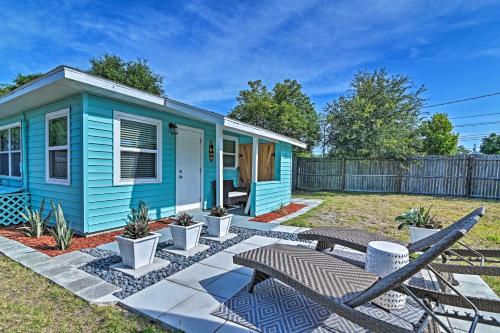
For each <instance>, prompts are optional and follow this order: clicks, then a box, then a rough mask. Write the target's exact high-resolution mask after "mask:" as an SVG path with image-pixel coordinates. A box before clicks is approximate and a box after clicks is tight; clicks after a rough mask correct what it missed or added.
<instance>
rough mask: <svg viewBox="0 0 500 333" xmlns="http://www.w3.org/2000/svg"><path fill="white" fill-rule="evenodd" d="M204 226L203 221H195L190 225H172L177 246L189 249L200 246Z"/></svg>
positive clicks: (171, 228)
mask: <svg viewBox="0 0 500 333" xmlns="http://www.w3.org/2000/svg"><path fill="white" fill-rule="evenodd" d="M202 226H203V223H202V222H195V223H194V224H192V225H190V226H188V227H183V226H180V225H176V224H172V225H170V231H171V232H172V238H173V239H174V245H175V247H176V248H178V249H181V250H184V251H187V250H189V249H192V248H193V247H196V246H198V243H199V241H200V235H201V227H202Z"/></svg>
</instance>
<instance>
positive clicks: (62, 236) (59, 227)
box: [49, 202, 74, 250]
mask: <svg viewBox="0 0 500 333" xmlns="http://www.w3.org/2000/svg"><path fill="white" fill-rule="evenodd" d="M50 205H51V206H52V211H53V212H54V217H55V220H56V224H55V225H54V227H52V228H50V229H49V232H50V233H51V235H52V237H53V238H54V240H55V241H56V246H57V248H58V249H59V250H66V249H67V248H68V247H69V246H70V245H71V242H72V240H73V235H74V232H73V230H71V226H69V225H68V222H67V221H66V218H65V217H64V213H63V210H62V207H61V204H60V203H58V204H57V206H55V205H54V203H53V202H51V203H50Z"/></svg>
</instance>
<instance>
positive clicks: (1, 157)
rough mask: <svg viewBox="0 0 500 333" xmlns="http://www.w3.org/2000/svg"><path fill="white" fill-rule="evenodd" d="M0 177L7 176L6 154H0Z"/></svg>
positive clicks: (7, 155) (7, 158)
mask: <svg viewBox="0 0 500 333" xmlns="http://www.w3.org/2000/svg"><path fill="white" fill-rule="evenodd" d="M0 175H2V176H8V175H9V154H8V153H4V154H0Z"/></svg>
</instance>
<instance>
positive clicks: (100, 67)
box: [88, 53, 164, 95]
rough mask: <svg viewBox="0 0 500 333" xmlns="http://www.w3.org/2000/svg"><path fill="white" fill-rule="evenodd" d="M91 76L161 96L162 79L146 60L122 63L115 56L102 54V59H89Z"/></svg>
mask: <svg viewBox="0 0 500 333" xmlns="http://www.w3.org/2000/svg"><path fill="white" fill-rule="evenodd" d="M90 65H91V67H90V69H89V70H88V72H89V73H90V74H92V75H97V76H101V77H103V78H106V79H109V80H112V81H116V82H120V83H123V84H125V85H127V86H130V87H133V88H137V89H139V90H142V91H146V92H149V93H151V94H154V95H162V94H163V93H164V91H163V77H162V76H161V75H159V74H156V73H154V72H153V70H152V69H151V68H150V67H149V64H148V62H147V60H145V59H141V58H138V59H137V60H136V61H124V60H123V59H122V58H120V57H119V56H117V55H114V54H108V53H106V54H104V55H103V56H102V57H98V58H92V59H90Z"/></svg>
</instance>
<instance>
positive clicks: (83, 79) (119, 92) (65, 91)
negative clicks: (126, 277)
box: [0, 66, 306, 148]
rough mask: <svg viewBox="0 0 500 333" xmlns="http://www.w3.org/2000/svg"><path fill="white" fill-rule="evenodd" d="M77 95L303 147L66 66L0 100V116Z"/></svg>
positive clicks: (212, 113) (231, 120) (195, 108)
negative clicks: (100, 97) (103, 99)
mask: <svg viewBox="0 0 500 333" xmlns="http://www.w3.org/2000/svg"><path fill="white" fill-rule="evenodd" d="M81 92H89V93H91V94H96V95H100V96H104V97H109V98H114V99H118V100H121V101H125V102H129V103H134V104H138V105H141V106H145V107H148V108H153V109H157V110H160V111H165V112H171V113H174V114H178V115H181V116H185V117H189V118H193V119H197V120H200V121H204V122H208V123H214V124H219V125H222V126H223V127H224V129H226V130H230V131H236V132H239V133H242V134H247V135H254V136H258V137H262V138H265V139H271V140H277V141H282V142H287V143H290V144H292V145H294V146H297V147H301V148H306V144H305V143H302V142H300V141H298V140H295V139H292V138H289V137H287V136H284V135H281V134H278V133H274V132H272V131H268V130H265V129H263V128H260V127H257V126H254V125H250V124H247V123H244V122H241V121H238V120H235V119H231V118H228V117H225V116H223V115H221V114H219V113H216V112H212V111H208V110H205V109H202V108H198V107H195V106H192V105H189V104H186V103H182V102H179V101H176V100H173V99H170V98H166V97H161V96H156V95H153V94H150V93H147V92H144V91H141V90H138V89H135V88H132V87H129V86H126V85H124V84H121V83H118V82H114V81H111V80H107V79H104V78H101V77H97V76H93V75H90V74H88V73H86V72H83V71H81V70H78V69H76V68H72V67H69V66H59V67H56V68H54V69H53V70H51V71H49V72H47V73H46V74H44V75H43V76H41V77H40V78H38V79H35V80H33V81H30V82H28V83H26V84H24V85H22V86H20V87H18V88H16V89H14V90H13V91H11V92H9V93H8V94H6V95H3V96H2V97H0V117H2V118H5V117H8V116H11V115H14V114H16V113H19V112H20V111H21V110H30V109H34V108H36V107H39V106H42V105H45V104H48V103H51V102H54V101H57V100H61V99H63V98H65V97H67V96H71V95H76V94H79V93H81Z"/></svg>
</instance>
